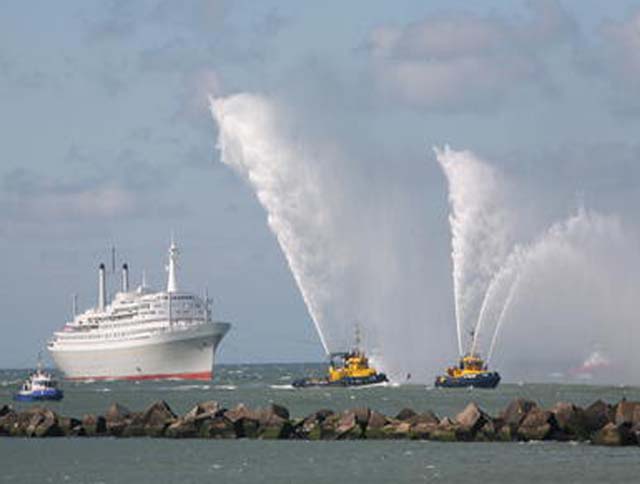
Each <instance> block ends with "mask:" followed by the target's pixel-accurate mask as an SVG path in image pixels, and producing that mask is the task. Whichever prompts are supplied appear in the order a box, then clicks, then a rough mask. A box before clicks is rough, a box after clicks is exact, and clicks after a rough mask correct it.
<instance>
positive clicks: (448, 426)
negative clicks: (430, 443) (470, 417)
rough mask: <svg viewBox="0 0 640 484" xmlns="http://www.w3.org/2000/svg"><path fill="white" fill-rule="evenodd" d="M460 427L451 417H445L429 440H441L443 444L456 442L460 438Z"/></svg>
mask: <svg viewBox="0 0 640 484" xmlns="http://www.w3.org/2000/svg"><path fill="white" fill-rule="evenodd" d="M459 430H460V426H459V425H458V423H457V422H454V421H453V420H451V419H450V418H449V417H444V418H443V419H442V420H440V422H438V425H436V426H435V428H434V429H433V431H432V432H431V434H430V436H429V438H430V439H431V440H439V441H443V442H455V441H457V440H458V439H459V437H460V435H459V434H460V432H459Z"/></svg>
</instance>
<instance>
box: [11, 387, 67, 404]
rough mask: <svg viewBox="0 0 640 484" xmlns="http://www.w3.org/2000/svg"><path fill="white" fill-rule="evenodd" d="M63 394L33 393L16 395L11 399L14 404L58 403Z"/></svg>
mask: <svg viewBox="0 0 640 484" xmlns="http://www.w3.org/2000/svg"><path fill="white" fill-rule="evenodd" d="M62 397H64V393H63V392H62V390H55V391H34V392H29V393H16V394H15V395H14V396H13V399H14V400H15V401H16V402H42V401H48V400H53V401H58V400H62Z"/></svg>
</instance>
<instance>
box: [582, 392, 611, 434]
mask: <svg viewBox="0 0 640 484" xmlns="http://www.w3.org/2000/svg"><path fill="white" fill-rule="evenodd" d="M584 416H585V419H586V425H587V428H588V429H589V432H590V433H593V432H596V431H598V430H600V429H601V428H602V427H604V426H605V425H607V424H608V423H609V422H613V421H614V419H615V409H614V408H613V407H612V406H611V405H609V404H608V403H605V402H603V401H602V400H597V401H595V402H593V403H592V404H591V405H589V406H588V407H587V408H585V410H584Z"/></svg>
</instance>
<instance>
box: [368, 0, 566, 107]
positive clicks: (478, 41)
mask: <svg viewBox="0 0 640 484" xmlns="http://www.w3.org/2000/svg"><path fill="white" fill-rule="evenodd" d="M530 7H531V10H532V19H531V20H530V21H529V22H516V21H511V20H506V19H502V18H499V17H496V16H486V17H481V16H478V15H475V14H471V13H451V14H438V15H433V16H430V17H428V18H426V19H424V20H422V21H421V22H416V23H413V24H410V25H407V26H404V27H392V26H382V27H380V28H378V29H375V30H374V31H373V32H372V33H371V35H370V37H369V42H368V46H369V51H370V54H371V61H372V66H373V76H374V81H375V83H376V87H377V88H378V89H379V90H380V91H381V93H382V94H383V95H385V96H388V97H390V98H392V99H394V100H400V101H401V102H405V103H408V104H411V105H413V106H417V107H423V108H431V109H433V108H437V109H444V110H451V109H454V110H455V109H463V110H467V109H471V110H475V109H486V108H490V107H493V106H495V105H496V103H497V102H499V101H500V100H501V99H502V98H504V96H505V94H508V93H509V92H511V91H513V90H515V89H517V88H519V87H521V86H525V87H526V86H531V85H539V86H541V87H543V88H546V87H548V83H549V80H548V75H547V71H546V67H545V64H544V62H543V61H542V58H543V55H542V54H543V51H544V50H545V49H546V48H547V47H548V46H550V45H553V44H560V43H562V42H564V41H565V40H566V39H568V38H570V36H571V35H572V34H573V32H574V30H575V26H574V24H573V22H572V21H571V19H570V18H569V17H568V15H567V14H566V12H564V10H562V8H561V7H560V6H559V5H558V4H557V3H556V2H554V1H538V2H533V3H531V4H530Z"/></svg>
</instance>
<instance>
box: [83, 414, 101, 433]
mask: <svg viewBox="0 0 640 484" xmlns="http://www.w3.org/2000/svg"><path fill="white" fill-rule="evenodd" d="M82 428H83V429H84V432H85V434H86V435H87V436H88V437H97V436H100V435H104V434H105V433H106V432H107V421H106V420H105V418H104V417H103V416H102V415H97V416H96V415H93V414H87V415H84V416H83V417H82Z"/></svg>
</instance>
